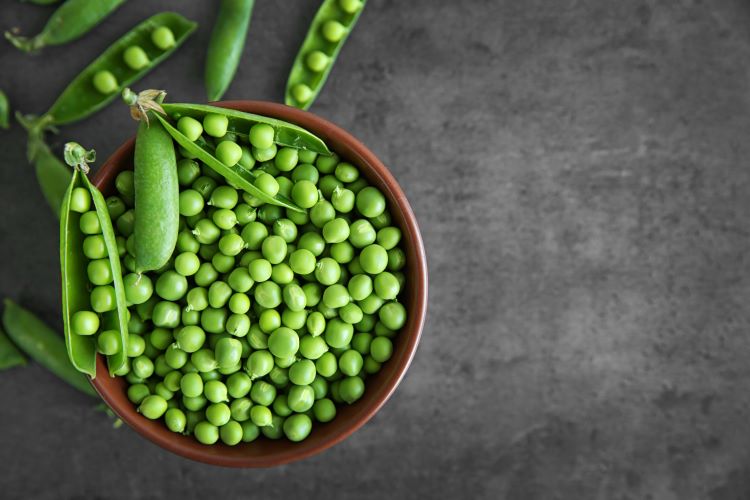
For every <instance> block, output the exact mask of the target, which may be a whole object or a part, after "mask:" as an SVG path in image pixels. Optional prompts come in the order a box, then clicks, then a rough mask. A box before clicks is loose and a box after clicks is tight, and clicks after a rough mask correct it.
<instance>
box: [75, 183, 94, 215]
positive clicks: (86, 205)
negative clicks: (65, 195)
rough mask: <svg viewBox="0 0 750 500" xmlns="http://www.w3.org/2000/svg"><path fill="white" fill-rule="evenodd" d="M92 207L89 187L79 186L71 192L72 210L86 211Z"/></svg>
mask: <svg viewBox="0 0 750 500" xmlns="http://www.w3.org/2000/svg"><path fill="white" fill-rule="evenodd" d="M90 208H91V194H90V193H89V191H88V189H86V188H82V187H77V188H73V191H71V193H70V210H72V211H73V212H78V213H84V212H87V211H88V210H89V209H90Z"/></svg>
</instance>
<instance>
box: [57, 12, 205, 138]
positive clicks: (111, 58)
mask: <svg viewBox="0 0 750 500" xmlns="http://www.w3.org/2000/svg"><path fill="white" fill-rule="evenodd" d="M161 26H166V27H168V28H169V29H170V30H171V31H172V33H173V34H174V38H175V44H174V45H173V46H172V47H170V48H169V49H167V50H161V49H159V48H158V47H156V46H155V45H154V44H153V42H152V41H151V32H152V31H154V30H155V29H156V28H159V27H161ZM196 27H197V24H196V23H194V22H192V21H189V20H187V19H185V18H184V17H182V16H181V15H179V14H177V13H175V12H162V13H160V14H156V15H154V16H151V17H149V18H148V19H146V20H145V21H143V22H141V23H140V24H138V25H137V26H135V27H134V28H133V29H131V30H130V31H128V32H127V33H125V35H123V36H122V37H121V38H120V39H118V40H117V41H115V42H114V43H112V45H110V47H109V48H108V49H107V50H105V51H104V52H103V53H102V54H101V55H100V56H99V57H97V58H96V59H95V60H94V61H93V62H92V63H91V64H89V65H88V66H87V67H86V68H84V69H83V71H81V73H79V74H78V76H77V77H76V78H75V79H73V81H72V82H70V84H69V85H68V86H67V87H66V88H65V90H63V92H62V94H60V96H59V97H58V98H57V100H56V101H55V102H54V104H52V107H50V109H49V110H48V111H47V113H46V115H48V116H51V119H49V120H50V122H51V124H52V125H62V124H66V123H73V122H76V121H78V120H81V119H83V118H86V117H87V116H89V115H91V114H93V113H94V112H96V111H98V110H100V109H102V108H103V107H104V106H106V105H107V104H109V103H110V102H112V100H113V99H115V98H116V97H118V96H119V95H120V92H121V91H122V89H124V88H125V87H127V86H129V85H131V84H132V83H133V82H135V81H137V80H139V79H140V78H142V77H143V76H144V75H146V73H148V72H149V71H151V70H152V69H154V68H155V67H156V66H157V65H159V63H161V62H162V61H163V60H164V59H166V58H167V57H169V55H170V54H172V53H173V52H174V51H175V50H176V49H177V48H178V47H179V46H180V45H182V43H183V42H184V41H185V40H186V39H187V37H188V36H190V34H191V33H192V32H193V31H195V28H196ZM134 45H137V46H139V47H141V48H142V49H143V50H144V51H145V52H146V55H147V56H148V58H149V61H150V63H149V64H148V65H147V66H146V67H144V68H142V69H139V70H134V69H132V68H130V67H129V66H128V65H127V64H125V62H124V61H123V58H122V54H123V52H124V51H125V49H127V48H128V47H131V46H134ZM102 70H107V71H109V72H111V73H112V74H113V75H114V77H115V78H116V80H117V82H118V85H119V89H118V90H116V91H113V92H112V93H111V94H106V95H105V94H102V93H101V92H99V91H98V90H96V89H95V88H94V85H93V83H92V80H93V78H94V75H95V74H96V73H97V72H99V71H102Z"/></svg>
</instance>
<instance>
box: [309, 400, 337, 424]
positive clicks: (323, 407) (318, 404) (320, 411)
mask: <svg viewBox="0 0 750 500" xmlns="http://www.w3.org/2000/svg"><path fill="white" fill-rule="evenodd" d="M313 415H315V420H317V421H318V422H321V423H325V422H330V421H331V420H333V419H334V418H336V405H335V404H334V403H333V401H331V400H330V399H328V398H323V399H319V400H317V401H315V404H313Z"/></svg>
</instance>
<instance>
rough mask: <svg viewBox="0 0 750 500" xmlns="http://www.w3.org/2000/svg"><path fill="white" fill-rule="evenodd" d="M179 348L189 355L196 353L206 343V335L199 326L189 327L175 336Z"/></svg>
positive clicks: (182, 329)
mask: <svg viewBox="0 0 750 500" xmlns="http://www.w3.org/2000/svg"><path fill="white" fill-rule="evenodd" d="M175 340H176V341H177V347H178V348H179V349H181V350H183V351H185V352H187V353H193V352H196V351H197V350H198V349H200V348H201V347H203V344H204V343H205V342H206V333H205V332H204V331H203V329H202V328H201V327H199V326H195V325H188V326H185V327H183V328H181V329H180V330H179V331H178V332H177V334H176V335H175Z"/></svg>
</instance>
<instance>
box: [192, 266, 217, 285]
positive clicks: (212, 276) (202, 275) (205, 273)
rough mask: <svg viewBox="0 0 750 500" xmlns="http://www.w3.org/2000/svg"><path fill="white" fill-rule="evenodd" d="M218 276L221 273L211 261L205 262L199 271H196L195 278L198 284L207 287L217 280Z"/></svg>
mask: <svg viewBox="0 0 750 500" xmlns="http://www.w3.org/2000/svg"><path fill="white" fill-rule="evenodd" d="M218 277H219V273H218V272H217V271H216V268H215V267H214V266H213V264H211V263H210V262H204V263H203V264H201V266H200V267H199V268H198V272H197V273H195V276H194V277H193V279H194V280H195V284H196V285H198V286H202V287H206V286H209V285H210V284H211V283H213V282H214V281H216V279H217V278H218Z"/></svg>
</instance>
